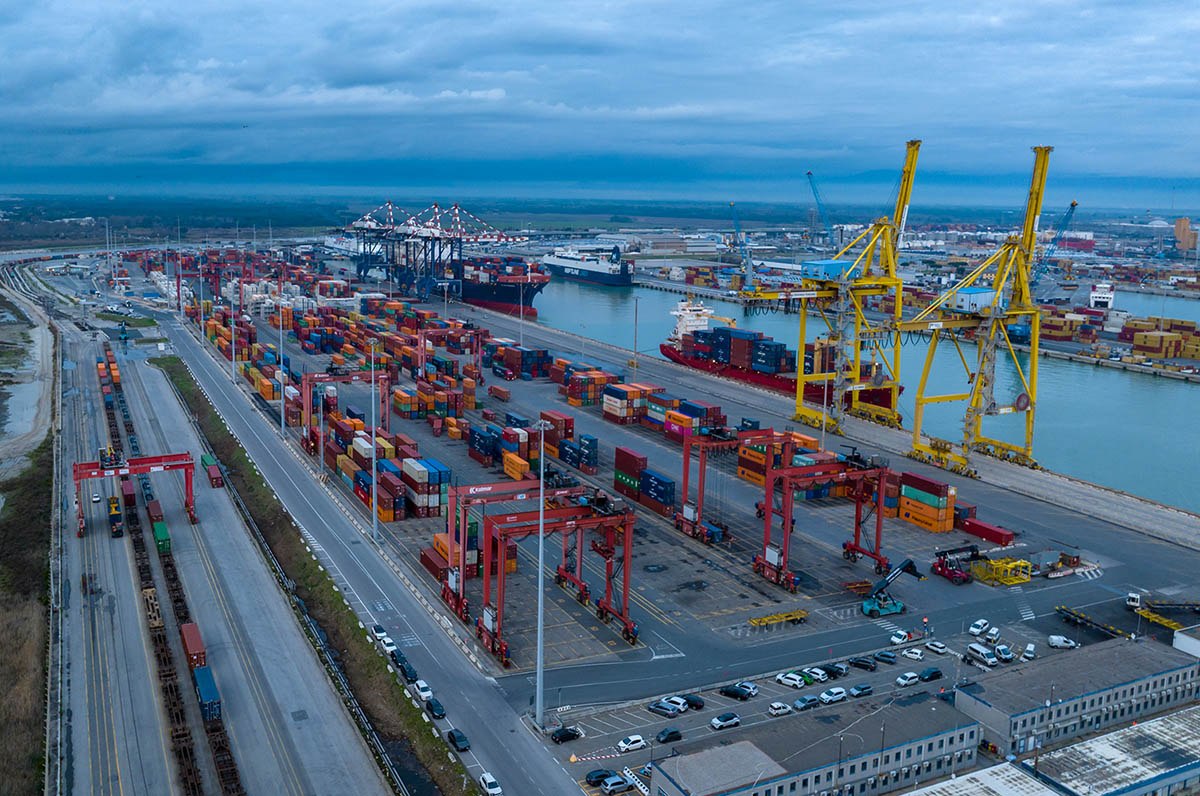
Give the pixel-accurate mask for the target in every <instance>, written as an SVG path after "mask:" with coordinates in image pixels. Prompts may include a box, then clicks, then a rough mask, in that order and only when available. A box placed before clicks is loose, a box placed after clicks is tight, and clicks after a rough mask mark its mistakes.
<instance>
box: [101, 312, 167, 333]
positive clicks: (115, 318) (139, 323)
mask: <svg viewBox="0 0 1200 796" xmlns="http://www.w3.org/2000/svg"><path fill="white" fill-rule="evenodd" d="M96 318H97V319H98V320H101V321H112V322H113V323H120V322H121V321H125V325H126V326H128V327H129V328H130V329H145V328H146V327H147V326H158V321H156V320H154V319H153V318H141V317H138V316H131V315H117V314H116V313H115V312H97V313H96Z"/></svg>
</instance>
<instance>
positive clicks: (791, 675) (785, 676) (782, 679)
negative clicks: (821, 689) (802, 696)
mask: <svg viewBox="0 0 1200 796" xmlns="http://www.w3.org/2000/svg"><path fill="white" fill-rule="evenodd" d="M775 682H777V683H779V684H780V685H786V686H791V687H792V688H803V687H804V678H803V677H801V676H800V675H799V674H797V673H796V672H780V673H779V674H777V675H775Z"/></svg>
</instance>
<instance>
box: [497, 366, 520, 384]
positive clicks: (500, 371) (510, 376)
mask: <svg viewBox="0 0 1200 796" xmlns="http://www.w3.org/2000/svg"><path fill="white" fill-rule="evenodd" d="M492 373H495V374H496V375H497V376H499V377H500V378H502V379H504V380H505V381H513V380H515V379H516V378H517V374H516V373H514V372H513V369H512V368H508V367H505V366H504V365H501V364H498V363H497V364H495V365H492Z"/></svg>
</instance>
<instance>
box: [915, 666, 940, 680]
mask: <svg viewBox="0 0 1200 796" xmlns="http://www.w3.org/2000/svg"><path fill="white" fill-rule="evenodd" d="M917 677H919V678H921V682H922V683H931V682H933V681H934V680H941V679H942V670H941V669H939V668H938V667H936V666H930V667H929V668H928V669H922V670H921V673H920V674H919V675H917Z"/></svg>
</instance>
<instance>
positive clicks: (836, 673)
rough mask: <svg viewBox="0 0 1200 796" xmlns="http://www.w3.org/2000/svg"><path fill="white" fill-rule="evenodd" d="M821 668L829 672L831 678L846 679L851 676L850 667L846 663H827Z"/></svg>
mask: <svg viewBox="0 0 1200 796" xmlns="http://www.w3.org/2000/svg"><path fill="white" fill-rule="evenodd" d="M821 668H822V669H824V670H825V671H827V672H829V676H830V677H845V676H846V675H848V674H850V667H849V666H847V665H846V664H844V663H827V664H825V665H824V666H822V667H821Z"/></svg>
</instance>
